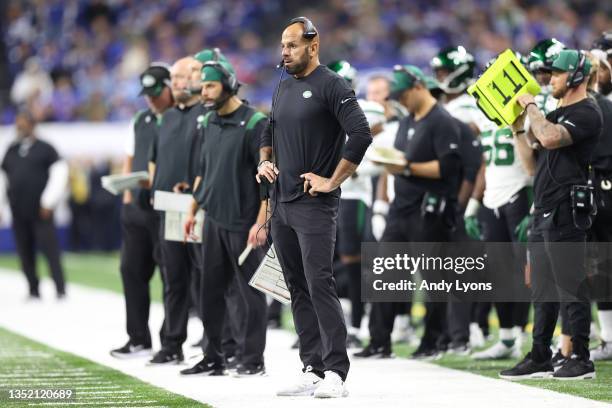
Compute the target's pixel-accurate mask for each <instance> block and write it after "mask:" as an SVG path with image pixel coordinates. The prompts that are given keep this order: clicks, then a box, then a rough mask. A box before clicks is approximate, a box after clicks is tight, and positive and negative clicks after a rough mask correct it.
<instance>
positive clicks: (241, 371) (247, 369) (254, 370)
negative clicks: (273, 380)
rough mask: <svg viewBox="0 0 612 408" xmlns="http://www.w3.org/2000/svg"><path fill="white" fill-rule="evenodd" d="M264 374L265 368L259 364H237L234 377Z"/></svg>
mask: <svg viewBox="0 0 612 408" xmlns="http://www.w3.org/2000/svg"><path fill="white" fill-rule="evenodd" d="M265 374H266V366H265V365H264V364H263V363H261V364H239V365H238V367H237V368H236V373H235V374H234V377H256V376H258V375H265Z"/></svg>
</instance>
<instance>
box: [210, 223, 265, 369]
mask: <svg viewBox="0 0 612 408" xmlns="http://www.w3.org/2000/svg"><path fill="white" fill-rule="evenodd" d="M248 233H249V232H248V231H241V232H234V231H228V230H227V229H225V228H223V227H221V226H220V225H218V224H217V223H215V222H214V221H213V220H211V219H210V218H208V217H207V218H206V220H205V221H204V227H203V232H202V260H203V274H202V281H201V284H200V302H201V308H202V310H201V313H202V321H203V323H204V331H205V333H206V336H207V337H208V345H207V347H206V350H205V355H206V357H207V358H209V359H211V360H213V361H218V362H221V363H222V362H223V357H224V353H223V348H222V343H223V337H224V336H223V331H224V324H228V319H226V300H225V299H226V298H225V295H226V293H227V290H228V288H229V287H230V285H233V286H234V289H235V290H237V292H238V293H239V297H240V299H239V300H242V301H243V302H242V304H243V307H241V308H239V309H238V313H240V314H242V315H243V319H242V320H243V322H244V325H243V326H242V327H241V331H242V332H243V334H242V336H241V337H243V338H244V343H243V344H242V347H243V349H242V350H240V351H239V352H238V353H239V354H240V360H241V363H242V364H244V365H245V366H249V365H256V364H260V363H263V353H264V349H265V347H266V327H267V321H266V313H267V304H266V297H265V295H264V294H263V293H262V292H260V291H258V290H256V289H255V288H253V287H251V286H249V280H250V279H251V277H252V276H253V274H254V273H255V270H256V269H257V267H258V266H259V264H260V263H261V261H262V259H263V256H264V254H263V252H262V251H260V250H253V251H252V252H251V254H250V255H249V256H248V257H247V259H246V260H245V262H244V264H243V265H242V266H238V257H239V256H240V253H241V252H242V251H243V250H244V247H245V246H246V242H247V238H248Z"/></svg>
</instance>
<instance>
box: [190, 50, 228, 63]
mask: <svg viewBox="0 0 612 408" xmlns="http://www.w3.org/2000/svg"><path fill="white" fill-rule="evenodd" d="M193 58H195V59H197V60H198V61H200V62H201V63H205V62H207V61H227V58H225V55H223V54H222V53H221V51H220V50H219V49H218V48H204V49H203V50H202V51H200V52H198V53H196V54H195V55H194V56H193Z"/></svg>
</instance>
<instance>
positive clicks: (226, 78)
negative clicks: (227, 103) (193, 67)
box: [202, 48, 240, 95]
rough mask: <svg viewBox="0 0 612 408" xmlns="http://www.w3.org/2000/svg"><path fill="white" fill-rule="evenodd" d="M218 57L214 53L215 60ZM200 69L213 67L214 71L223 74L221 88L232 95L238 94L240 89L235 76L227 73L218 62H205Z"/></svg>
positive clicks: (216, 53)
mask: <svg viewBox="0 0 612 408" xmlns="http://www.w3.org/2000/svg"><path fill="white" fill-rule="evenodd" d="M215 50H218V48H215ZM218 56H219V54H218V52H215V58H218ZM202 67H214V68H215V69H218V70H219V71H221V73H222V74H223V79H222V80H221V84H222V85H223V88H225V89H226V90H227V91H228V92H230V93H231V94H232V95H236V94H237V93H238V88H240V83H239V82H238V79H237V78H236V74H234V73H232V72H230V71H228V70H227V69H226V68H225V67H224V66H223V64H221V63H220V62H219V61H218V60H213V61H206V62H205V63H204V64H203V65H202Z"/></svg>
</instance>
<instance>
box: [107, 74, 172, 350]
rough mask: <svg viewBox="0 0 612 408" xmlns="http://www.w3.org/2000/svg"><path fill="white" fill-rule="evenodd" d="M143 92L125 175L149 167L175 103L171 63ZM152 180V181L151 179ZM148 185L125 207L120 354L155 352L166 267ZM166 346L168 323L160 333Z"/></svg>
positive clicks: (126, 199) (131, 193) (145, 80)
mask: <svg viewBox="0 0 612 408" xmlns="http://www.w3.org/2000/svg"><path fill="white" fill-rule="evenodd" d="M140 84H141V85H142V90H141V92H140V94H141V95H144V96H145V100H146V102H147V105H148V106H149V108H148V109H144V110H142V111H140V112H138V113H137V114H136V116H135V117H134V119H133V122H132V131H133V133H132V134H131V135H130V138H129V140H128V143H127V148H126V150H127V157H126V159H125V161H124V164H123V172H124V173H125V174H128V173H132V172H137V171H148V164H149V151H150V150H151V145H152V144H153V141H154V140H155V138H156V137H157V130H158V126H159V121H160V119H161V115H163V113H164V112H165V111H166V110H167V109H169V108H171V107H172V106H173V105H174V100H173V98H172V91H171V90H170V70H169V67H168V66H167V65H166V64H163V63H153V64H151V65H150V66H149V67H148V68H147V69H146V70H145V71H144V72H143V73H142V74H141V75H140ZM147 184H148V183H147ZM148 187H149V186H143V187H141V188H136V189H132V190H127V191H125V193H124V195H123V207H122V208H121V230H122V245H121V266H120V271H121V280H122V282H123V292H124V295H125V309H126V326H127V334H128V336H129V340H128V342H127V343H126V344H125V345H124V346H123V347H120V348H117V349H115V350H112V351H111V355H112V356H113V357H117V358H131V357H140V356H143V355H149V354H151V332H150V331H149V307H150V305H151V299H150V296H149V282H150V281H151V278H152V277H153V273H154V272H155V266H156V265H158V266H160V267H161V259H160V258H161V257H160V248H159V214H157V213H156V212H155V211H154V210H153V207H152V206H151V193H150V189H149V188H148ZM160 337H161V342H162V344H164V338H163V324H162V330H161V332H160Z"/></svg>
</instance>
